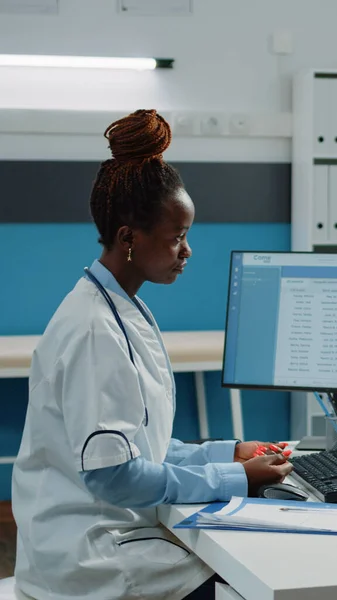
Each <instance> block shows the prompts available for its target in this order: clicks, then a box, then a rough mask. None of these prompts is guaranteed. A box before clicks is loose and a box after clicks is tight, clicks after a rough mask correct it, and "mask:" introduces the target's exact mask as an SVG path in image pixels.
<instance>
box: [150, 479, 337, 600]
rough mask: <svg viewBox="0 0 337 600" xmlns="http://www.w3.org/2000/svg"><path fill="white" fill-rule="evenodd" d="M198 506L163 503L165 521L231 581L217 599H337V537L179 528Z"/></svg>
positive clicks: (162, 512) (181, 538) (162, 516)
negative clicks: (176, 526)
mask: <svg viewBox="0 0 337 600" xmlns="http://www.w3.org/2000/svg"><path fill="white" fill-rule="evenodd" d="M288 480H289V483H293V484H294V485H298V483H296V482H295V481H292V480H291V477H289V478H288ZM312 499H315V498H313V497H312ZM315 500H316V501H317V499H315ZM198 508H201V505H200V506H199V507H198V506H197V505H192V506H188V505H185V506H183V505H177V506H160V507H159V508H158V513H159V519H160V521H161V522H162V523H163V525H165V526H166V527H167V528H168V529H170V530H171V531H172V533H174V535H175V536H177V537H178V538H179V539H180V540H181V541H182V542H184V543H185V544H186V545H187V546H188V547H189V548H190V549H191V550H192V551H193V552H194V553H195V554H197V555H198V556H199V557H200V558H201V559H202V560H203V561H204V562H205V563H206V564H208V565H209V566H210V567H211V568H212V569H213V570H214V571H215V572H216V573H218V574H219V575H220V576H221V577H222V578H223V579H224V580H225V581H226V582H227V583H228V584H229V586H222V585H217V592H216V599H217V600H242V599H244V600H336V598H337V568H336V557H337V536H324V535H301V534H285V533H258V532H256V533H253V532H240V531H211V530H195V529H194V530H191V529H173V525H174V524H176V523H179V521H182V520H183V519H184V518H186V517H188V516H189V515H191V514H193V513H195V512H196V511H197V510H198Z"/></svg>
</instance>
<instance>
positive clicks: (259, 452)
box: [234, 441, 287, 462]
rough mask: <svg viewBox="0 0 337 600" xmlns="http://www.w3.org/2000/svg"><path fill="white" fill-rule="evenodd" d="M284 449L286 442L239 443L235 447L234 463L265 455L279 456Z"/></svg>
mask: <svg viewBox="0 0 337 600" xmlns="http://www.w3.org/2000/svg"><path fill="white" fill-rule="evenodd" d="M286 447H287V443H286V442H274V443H270V442H256V441H254V442H239V443H238V444H236V446H235V453H234V462H245V461H246V460H249V459H250V458H254V456H264V455H265V454H281V453H282V452H283V451H284V449H285V448H286Z"/></svg>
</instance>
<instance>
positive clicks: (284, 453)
mask: <svg viewBox="0 0 337 600" xmlns="http://www.w3.org/2000/svg"><path fill="white" fill-rule="evenodd" d="M292 452H293V451H292V450H284V451H283V452H282V454H283V456H287V457H288V456H290V454H292Z"/></svg>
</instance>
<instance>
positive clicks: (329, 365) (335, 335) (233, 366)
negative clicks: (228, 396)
mask: <svg viewBox="0 0 337 600" xmlns="http://www.w3.org/2000/svg"><path fill="white" fill-rule="evenodd" d="M222 384H223V386H224V387H231V388H261V389H263V388H266V389H270V388H273V389H280V390H281V389H283V390H315V391H322V392H334V393H335V392H336V391H337V254H321V253H317V254H316V253H311V252H240V251H234V252H232V255H231V264H230V281H229V290H228V304H227V323H226V335H225V349H224V363H223V372H222Z"/></svg>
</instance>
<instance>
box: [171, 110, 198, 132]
mask: <svg viewBox="0 0 337 600" xmlns="http://www.w3.org/2000/svg"><path fill="white" fill-rule="evenodd" d="M197 129H198V118H197V116H196V115H195V113H176V114H174V115H173V134H174V135H175V136H179V135H181V136H192V135H196V134H197V133H198V131H197Z"/></svg>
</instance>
